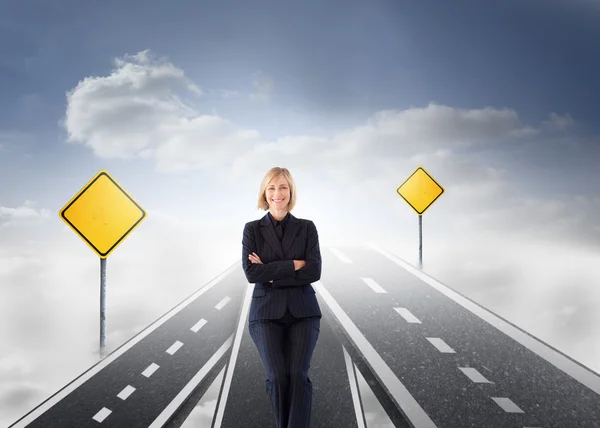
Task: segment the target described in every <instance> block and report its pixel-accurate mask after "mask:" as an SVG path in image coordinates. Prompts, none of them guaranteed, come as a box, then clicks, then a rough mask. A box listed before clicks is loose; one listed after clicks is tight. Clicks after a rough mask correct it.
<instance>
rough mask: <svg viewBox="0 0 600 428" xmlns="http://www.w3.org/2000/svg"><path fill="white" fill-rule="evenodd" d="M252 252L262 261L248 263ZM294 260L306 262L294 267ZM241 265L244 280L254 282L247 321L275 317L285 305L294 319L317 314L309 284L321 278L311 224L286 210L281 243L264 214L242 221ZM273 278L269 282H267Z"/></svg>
mask: <svg viewBox="0 0 600 428" xmlns="http://www.w3.org/2000/svg"><path fill="white" fill-rule="evenodd" d="M253 252H254V253H256V254H258V256H259V257H260V259H261V260H262V262H263V264H260V263H252V262H251V261H250V260H249V259H248V255H249V254H251V253H253ZM294 260H306V265H305V266H304V267H303V268H302V269H299V270H297V271H295V270H294ZM242 266H243V268H244V273H245V274H246V278H247V279H248V282H250V283H254V284H255V285H254V290H253V293H252V303H251V304H250V314H249V321H254V320H260V319H278V318H281V317H282V316H283V315H284V314H285V310H286V308H287V307H288V305H289V308H290V312H291V314H292V315H293V316H295V317H296V318H303V317H314V316H319V317H321V310H320V308H319V303H318V302H317V297H316V296H315V290H314V288H313V287H312V285H311V283H312V282H315V281H318V280H319V279H320V278H321V251H320V248H319V236H318V233H317V228H316V227H315V224H314V223H313V222H312V221H310V220H305V219H299V218H296V217H294V216H293V215H292V213H289V219H288V223H287V224H286V228H285V232H284V234H283V240H282V242H279V239H277V235H276V233H275V228H274V227H273V224H272V223H271V221H270V220H269V217H268V215H267V214H265V215H264V216H263V217H262V218H261V219H259V220H254V221H250V222H248V223H246V225H245V226H244V234H243V239H242ZM271 280H273V283H270V282H269V281H271Z"/></svg>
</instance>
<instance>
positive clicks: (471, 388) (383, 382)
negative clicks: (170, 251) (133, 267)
mask: <svg viewBox="0 0 600 428" xmlns="http://www.w3.org/2000/svg"><path fill="white" fill-rule="evenodd" d="M322 256H323V273H322V278H321V280H320V281H318V282H316V283H315V284H313V287H314V288H315V290H317V298H318V299H319V304H320V306H321V309H322V312H323V318H322V320H321V334H320V338H319V341H318V343H317V347H316V348H315V353H314V356H313V362H312V364H311V369H310V377H311V380H312V381H313V387H314V399H313V400H314V401H313V411H312V421H313V425H312V426H315V427H319V426H344V427H347V426H348V427H353V426H357V427H359V428H362V426H363V425H364V419H363V418H362V415H361V411H362V410H361V403H360V399H359V398H358V397H357V394H358V390H357V389H356V388H355V386H356V384H355V382H356V381H355V379H354V373H353V372H354V369H353V365H352V362H351V361H350V359H352V360H353V362H354V363H355V364H356V366H357V367H358V368H359V369H360V370H361V373H362V374H363V376H364V377H365V378H366V379H367V381H368V382H369V385H370V386H371V387H372V389H373V391H374V393H375V394H376V396H377V398H378V399H379V401H380V402H381V404H382V406H383V407H384V409H385V411H386V412H387V414H388V416H389V417H390V419H391V420H392V421H393V422H394V424H395V425H396V426H398V427H404V426H409V424H408V423H407V422H406V421H403V420H402V419H403V416H404V418H405V419H406V420H408V421H409V422H410V426H414V427H418V428H435V427H440V428H441V427H461V428H462V427H484V426H485V427H488V426H489V427H496V426H498V427H503V428H504V427H521V428H524V427H553V428H555V427H559V428H560V427H584V428H585V427H595V426H600V415H599V413H600V397H599V395H600V376H598V375H597V374H596V373H593V372H592V371H590V370H587V369H586V368H584V367H582V366H581V365H579V364H577V363H576V362H573V361H572V360H570V359H568V358H567V357H565V356H564V355H562V354H561V353H559V352H557V351H555V350H553V349H552V348H550V347H548V346H547V345H545V344H543V343H542V342H540V341H538V340H537V339H535V338H533V337H531V336H530V335H527V334H526V333H524V332H522V331H521V330H519V329H517V328H516V327H514V326H512V325H510V324H509V323H507V322H505V321H503V320H502V319H501V318H499V317H497V316H495V315H493V314H491V313H490V312H489V311H487V310H485V309H483V308H481V307H479V306H477V305H475V304H474V303H473V302H470V301H468V299H465V298H464V297H462V296H460V295H458V294H457V293H453V292H452V291H451V290H450V289H448V288H447V287H445V286H443V284H440V283H439V282H437V281H435V280H433V279H431V278H429V277H427V276H426V275H424V274H423V273H422V272H420V271H418V269H415V268H414V267H412V266H409V265H407V264H406V263H405V262H403V261H401V260H400V259H398V258H396V257H394V256H392V255H390V254H389V253H387V252H385V251H381V250H379V249H376V248H372V247H364V248H356V247H355V248H341V249H335V248H334V249H330V248H323V249H322ZM252 287H253V285H252V284H250V285H249V284H248V283H247V281H246V278H245V277H244V275H243V271H242V269H241V265H240V261H237V262H236V263H234V264H232V265H231V267H230V268H229V269H228V270H227V271H225V272H224V273H223V274H221V275H219V276H218V277H217V278H215V279H214V280H213V281H211V282H210V283H209V284H207V285H206V286H204V287H202V288H201V289H200V290H199V291H198V292H196V293H194V294H193V295H192V296H190V297H189V298H188V299H186V300H185V301H184V302H182V303H181V304H180V305H178V306H177V307H176V308H173V309H172V310H171V311H169V312H168V313H167V314H165V316H163V317H161V318H160V319H159V320H157V321H156V322H155V323H153V324H152V325H151V326H149V327H148V328H146V329H145V330H144V331H143V332H141V333H140V334H138V335H137V336H135V337H134V338H132V339H131V340H130V341H128V342H127V343H126V344H125V345H123V346H121V347H120V348H119V349H117V350H116V351H114V352H113V353H111V354H110V355H108V356H107V357H106V358H105V359H104V360H102V361H101V362H100V363H98V364H97V365H95V366H94V367H92V368H91V369H90V370H88V371H87V372H85V373H84V374H83V375H82V376H80V377H79V378H77V379H76V380H75V381H73V382H72V383H71V384H69V385H67V386H65V387H64V388H63V389H61V391H59V392H58V393H57V394H55V396H53V397H51V398H50V399H48V400H46V401H45V402H44V403H42V405H40V406H38V407H37V408H36V409H34V410H33V411H32V412H30V413H29V414H28V415H26V416H25V417H23V418H22V419H21V420H19V421H18V422H17V423H15V424H13V425H12V426H11V427H15V428H17V427H24V426H28V427H44V428H53V427H66V426H77V427H87V426H90V427H91V426H94V427H96V426H105V427H128V428H136V427H142V426H143V427H150V428H158V427H162V426H164V425H167V424H169V422H170V421H171V426H176V425H177V423H174V422H173V417H174V416H176V415H177V413H178V412H179V411H180V410H182V409H185V406H184V404H186V400H188V399H189V398H190V396H193V395H194V394H195V395H196V396H200V395H201V394H200V393H201V391H205V390H206V389H207V388H208V384H209V383H210V382H212V380H213V379H214V377H215V376H216V373H217V371H219V370H221V368H222V367H223V366H224V365H225V364H228V365H229V367H234V370H233V371H229V374H228V376H225V380H224V384H223V386H222V388H223V389H222V391H221V396H222V397H223V399H222V400H221V402H220V403H223V404H222V405H220V407H219V408H218V409H219V412H218V414H217V418H216V420H217V422H218V424H219V425H217V426H215V428H219V427H220V426H223V427H228V426H239V425H236V423H239V421H240V418H244V417H245V418H246V425H245V426H261V427H263V426H266V427H268V426H274V422H273V415H272V410H271V409H270V404H269V402H268V397H267V395H266V392H265V390H264V368H263V367H262V362H261V361H260V359H259V356H258V351H257V350H256V348H255V346H254V344H253V342H252V340H251V338H250V336H249V334H248V321H247V307H246V309H244V306H243V303H244V302H245V301H246V302H249V299H250V298H251V295H250V294H246V291H247V290H248V289H251V288H252ZM244 299H246V300H244ZM461 299H462V300H461ZM248 304H249V303H248ZM249 391H250V392H249ZM188 404H189V403H188ZM182 406H183V407H182ZM182 419H184V417H182V416H181V415H179V420H182ZM178 423H179V422H178ZM361 424H362V425H361Z"/></svg>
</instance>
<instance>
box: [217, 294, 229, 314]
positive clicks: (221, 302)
mask: <svg viewBox="0 0 600 428" xmlns="http://www.w3.org/2000/svg"><path fill="white" fill-rule="evenodd" d="M230 300H231V299H230V298H229V297H224V298H223V300H221V301H220V302H219V303H217V306H215V308H217V309H218V310H219V311H220V310H221V309H223V308H224V307H225V305H226V304H227V303H229V301H230Z"/></svg>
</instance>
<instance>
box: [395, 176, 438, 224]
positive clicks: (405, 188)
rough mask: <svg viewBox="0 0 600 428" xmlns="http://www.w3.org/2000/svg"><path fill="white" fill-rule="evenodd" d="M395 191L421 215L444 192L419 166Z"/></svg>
mask: <svg viewBox="0 0 600 428" xmlns="http://www.w3.org/2000/svg"><path fill="white" fill-rule="evenodd" d="M396 192H398V194H399V195H400V196H401V197H402V199H404V200H405V201H406V202H407V203H408V205H410V206H411V208H412V209H413V210H415V211H416V212H417V214H419V215H422V214H423V213H424V212H425V210H427V208H429V207H430V206H431V205H432V204H433V203H434V202H435V201H436V200H437V198H439V197H440V196H441V195H442V193H444V189H443V188H442V186H440V184H439V183H438V182H437V181H435V180H434V179H433V177H432V176H431V175H429V173H428V172H427V171H425V168H423V167H422V166H420V167H418V168H417V169H416V170H415V172H413V173H412V174H411V175H410V177H408V178H407V179H406V181H405V182H404V183H402V185H401V186H400V187H398V189H396Z"/></svg>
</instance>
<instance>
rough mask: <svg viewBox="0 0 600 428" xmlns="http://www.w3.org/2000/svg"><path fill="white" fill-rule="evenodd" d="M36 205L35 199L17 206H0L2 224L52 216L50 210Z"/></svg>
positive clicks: (14, 223) (0, 223)
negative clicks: (38, 207)
mask: <svg viewBox="0 0 600 428" xmlns="http://www.w3.org/2000/svg"><path fill="white" fill-rule="evenodd" d="M35 205H36V203H35V202H33V201H25V203H24V204H23V205H21V206H19V207H15V208H11V207H2V206H0V226H14V225H17V224H24V223H31V222H39V221H41V220H44V219H47V218H48V217H50V210H48V209H46V208H42V209H41V210H37V209H35Z"/></svg>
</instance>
